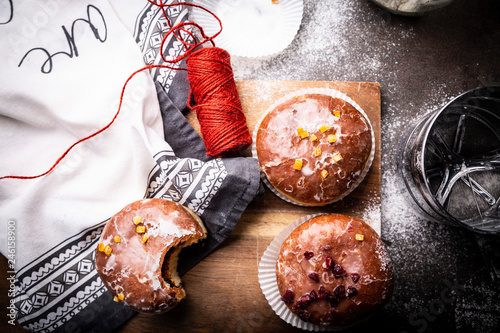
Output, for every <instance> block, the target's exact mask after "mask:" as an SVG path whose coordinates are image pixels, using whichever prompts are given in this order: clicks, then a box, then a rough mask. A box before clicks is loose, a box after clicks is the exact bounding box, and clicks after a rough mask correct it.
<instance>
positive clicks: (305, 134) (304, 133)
mask: <svg viewBox="0 0 500 333" xmlns="http://www.w3.org/2000/svg"><path fill="white" fill-rule="evenodd" d="M297 134H298V135H299V136H300V137H301V138H302V139H305V138H307V137H308V136H309V132H307V130H305V129H303V128H302V127H299V128H297Z"/></svg>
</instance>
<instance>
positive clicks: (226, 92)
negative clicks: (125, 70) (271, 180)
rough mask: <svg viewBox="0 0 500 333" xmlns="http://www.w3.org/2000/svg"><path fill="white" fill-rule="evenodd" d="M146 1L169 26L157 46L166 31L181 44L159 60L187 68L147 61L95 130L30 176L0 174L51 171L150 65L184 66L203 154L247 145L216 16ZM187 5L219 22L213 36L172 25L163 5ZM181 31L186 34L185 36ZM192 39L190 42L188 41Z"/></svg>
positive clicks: (186, 24) (184, 25) (191, 24)
mask: <svg viewBox="0 0 500 333" xmlns="http://www.w3.org/2000/svg"><path fill="white" fill-rule="evenodd" d="M147 1H148V2H149V3H151V4H153V5H155V6H157V7H159V8H160V9H161V10H162V13H163V16H164V17H165V19H166V21H167V23H168V26H169V28H170V30H169V31H168V32H167V33H166V34H165V36H164V37H163V39H162V42H161V50H163V49H164V43H165V41H166V40H167V38H168V37H169V36H170V35H174V37H175V38H177V39H178V40H179V41H181V42H182V44H183V45H184V49H185V52H184V53H183V54H181V55H180V56H178V57H177V58H175V59H172V60H169V59H166V58H165V57H164V55H163V52H162V60H163V61H164V62H166V63H169V64H175V63H178V62H180V61H181V60H183V59H184V58H186V57H187V61H186V64H187V68H178V67H171V66H168V65H148V66H145V67H143V68H141V69H138V70H137V71H135V72H133V73H132V74H131V75H130V76H129V77H128V78H127V80H126V81H125V84H124V85H123V88H122V91H121V95H120V103H119V105H118V109H117V111H116V113H115V115H114V116H113V118H112V119H111V121H110V122H109V123H108V124H107V125H106V126H104V127H102V128H101V129H99V130H98V131H96V132H94V133H92V134H90V135H88V136H86V137H84V138H82V139H80V140H78V141H76V142H75V143H73V144H72V145H71V146H69V147H68V148H67V149H66V150H65V151H64V153H63V154H62V155H61V156H60V157H59V158H58V159H57V160H56V161H55V163H54V164H53V165H52V166H51V167H50V168H49V169H48V170H47V171H45V172H43V173H40V174H38V175H33V176H19V175H17V176H16V175H7V176H2V177H0V180H2V179H8V178H11V179H35V178H39V177H43V176H45V175H47V174H48V173H50V172H52V171H53V170H54V169H55V168H56V167H57V166H58V165H59V163H60V162H61V161H62V160H63V159H64V158H65V157H66V156H67V155H68V153H69V152H70V151H71V150H72V149H73V148H74V147H76V146H77V145H79V144H80V143H82V142H84V141H87V140H89V139H91V138H93V137H95V136H97V135H99V134H100V133H102V132H104V131H105V130H107V129H108V128H109V127H111V125H112V124H113V123H114V122H115V120H116V118H117V117H118V115H119V113H120V110H121V107H122V103H123V96H124V93H125V88H126V87H127V85H128V83H129V81H130V80H131V79H132V78H133V77H134V76H135V75H136V74H137V73H140V72H142V71H144V70H147V69H151V68H159V67H161V68H169V69H172V70H187V71H188V77H190V79H189V80H190V84H191V95H192V97H193V99H194V100H195V101H196V102H197V104H198V105H196V106H192V105H188V106H189V107H190V108H191V109H196V113H197V116H198V120H199V122H200V128H201V130H202V136H203V139H204V141H205V145H206V146H207V155H210V156H216V155H219V154H222V153H224V152H231V151H235V150H239V149H243V148H246V147H248V145H250V144H251V142H252V138H251V137H250V133H249V132H248V128H247V126H246V121H245V116H244V115H243V112H242V111H241V102H240V100H239V97H238V92H237V91H236V84H235V82H234V76H233V72H232V69H231V65H230V58H229V54H228V53H227V52H225V51H224V50H222V49H219V48H216V47H213V46H215V43H214V41H213V40H214V38H215V37H217V36H218V35H219V34H220V33H221V31H222V23H221V21H220V19H219V18H218V17H217V16H216V15H215V14H214V13H212V12H211V11H209V10H208V9H206V8H204V7H202V6H199V5H195V4H191V3H186V2H179V3H173V4H164V3H163V1H162V0H159V1H158V3H156V2H154V1H152V0H147ZM183 5H184V6H190V7H196V8H200V9H202V10H204V11H206V12H208V13H209V14H210V15H212V16H213V17H214V18H215V19H216V20H217V21H218V23H219V27H220V29H219V31H218V32H216V33H215V34H214V35H213V36H207V35H206V34H205V32H204V31H203V28H202V27H201V26H199V25H198V24H196V23H195V22H181V23H179V24H177V25H175V26H172V25H171V23H170V20H169V18H168V16H167V13H166V11H165V8H166V7H173V6H183ZM189 27H191V29H192V27H195V28H197V29H198V32H199V33H200V35H201V39H198V38H196V37H195V35H194V33H193V32H192V31H191V30H190V29H189ZM182 35H186V36H188V38H187V40H186V39H185V38H183V37H182ZM190 40H192V42H191V41H190ZM205 43H210V44H211V45H212V47H207V48H202V49H199V50H197V51H196V49H197V48H199V47H200V46H202V45H203V44H205ZM204 83H205V84H204Z"/></svg>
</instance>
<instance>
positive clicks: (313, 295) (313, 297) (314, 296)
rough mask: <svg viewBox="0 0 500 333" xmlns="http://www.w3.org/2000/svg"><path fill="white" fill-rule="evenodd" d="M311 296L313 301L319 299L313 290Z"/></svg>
mask: <svg viewBox="0 0 500 333" xmlns="http://www.w3.org/2000/svg"><path fill="white" fill-rule="evenodd" d="M309 296H310V297H311V300H315V299H316V298H318V294H316V292H315V291H314V289H313V290H311V292H310V293H309Z"/></svg>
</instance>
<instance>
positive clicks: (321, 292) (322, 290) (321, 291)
mask: <svg viewBox="0 0 500 333" xmlns="http://www.w3.org/2000/svg"><path fill="white" fill-rule="evenodd" d="M328 295H330V290H328V289H326V288H325V287H323V286H319V289H318V298H320V299H321V298H325V299H326V297H327V296H328Z"/></svg>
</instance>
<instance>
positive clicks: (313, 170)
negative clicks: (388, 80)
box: [255, 94, 374, 206]
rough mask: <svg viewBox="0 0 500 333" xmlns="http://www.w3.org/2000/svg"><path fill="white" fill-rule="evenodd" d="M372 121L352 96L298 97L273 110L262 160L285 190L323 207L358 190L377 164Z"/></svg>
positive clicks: (264, 128)
mask: <svg viewBox="0 0 500 333" xmlns="http://www.w3.org/2000/svg"><path fill="white" fill-rule="evenodd" d="M372 132H373V131H372V128H371V124H370V122H369V120H368V119H367V118H366V117H365V116H364V115H363V114H362V113H361V112H360V111H358V110H357V109H356V108H355V107H354V106H353V105H351V104H350V103H348V102H347V101H345V100H343V99H340V98H335V97H332V96H329V95H324V94H304V95H299V96H296V97H293V98H291V99H289V100H287V101H285V102H283V103H281V104H279V105H278V106H276V107H274V108H273V109H271V110H270V111H269V112H268V113H267V114H266V115H265V116H264V118H263V119H262V121H261V122H260V125H259V126H258V130H257V133H256V137H255V141H256V143H255V144H256V147H255V149H256V152H257V159H258V160H259V165H260V168H261V170H262V172H263V173H264V174H265V176H266V178H267V180H268V181H269V183H270V184H271V185H272V186H273V187H274V188H275V189H276V190H277V191H278V193H279V194H281V195H282V196H284V197H285V198H286V199H289V200H291V201H292V202H294V203H298V204H301V205H306V206H322V205H326V204H329V203H332V202H335V201H337V200H339V199H341V198H342V197H344V196H345V195H346V194H348V193H349V192H350V191H352V190H353V189H354V188H355V187H356V186H357V185H358V184H359V183H360V182H361V180H362V179H363V177H364V173H365V171H367V169H368V168H369V167H370V165H371V161H372V160H371V159H370V157H372V156H373V155H372V147H373V144H374V142H373V141H372V140H374V137H373V133H372Z"/></svg>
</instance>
